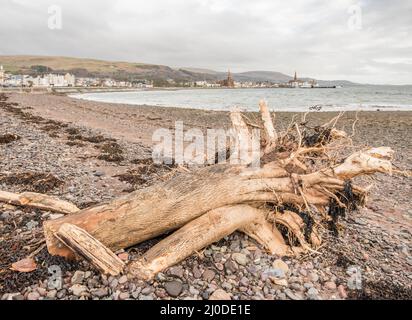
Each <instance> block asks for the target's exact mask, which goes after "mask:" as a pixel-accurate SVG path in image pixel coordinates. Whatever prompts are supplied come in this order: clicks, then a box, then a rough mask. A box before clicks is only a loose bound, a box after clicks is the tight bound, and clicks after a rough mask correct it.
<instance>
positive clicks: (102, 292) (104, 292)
mask: <svg viewBox="0 0 412 320" xmlns="http://www.w3.org/2000/svg"><path fill="white" fill-rule="evenodd" d="M91 294H92V295H93V296H95V297H97V298H103V297H106V296H108V295H109V289H108V288H107V287H103V288H98V289H94V290H92V291H91Z"/></svg>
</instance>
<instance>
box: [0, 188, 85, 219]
mask: <svg viewBox="0 0 412 320" xmlns="http://www.w3.org/2000/svg"><path fill="white" fill-rule="evenodd" d="M0 201H1V202H5V203H8V204H13V205H16V206H24V207H31V208H37V209H42V210H47V211H54V212H59V213H64V214H69V213H75V212H77V211H79V208H77V207H76V206H75V205H74V204H72V203H70V202H67V201H64V200H60V199H57V198H56V197H51V196H48V195H44V194H40V193H33V192H24V193H22V194H17V193H11V192H6V191H0Z"/></svg>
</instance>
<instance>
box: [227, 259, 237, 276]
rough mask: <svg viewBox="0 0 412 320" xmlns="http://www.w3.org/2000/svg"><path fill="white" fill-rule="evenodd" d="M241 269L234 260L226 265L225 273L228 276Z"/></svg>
mask: <svg viewBox="0 0 412 320" xmlns="http://www.w3.org/2000/svg"><path fill="white" fill-rule="evenodd" d="M238 269H239V267H238V265H237V264H236V262H234V261H233V260H231V259H230V260H228V261H226V263H225V271H226V273H227V274H233V273H235V272H236V271H237V270H238Z"/></svg>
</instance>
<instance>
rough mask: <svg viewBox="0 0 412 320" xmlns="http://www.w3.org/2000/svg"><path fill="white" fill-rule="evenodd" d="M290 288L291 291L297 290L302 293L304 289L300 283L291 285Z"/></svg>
mask: <svg viewBox="0 0 412 320" xmlns="http://www.w3.org/2000/svg"><path fill="white" fill-rule="evenodd" d="M289 287H290V288H291V289H293V290H296V291H301V290H302V289H303V287H302V286H301V285H300V284H299V283H296V282H295V283H291V284H290V285H289Z"/></svg>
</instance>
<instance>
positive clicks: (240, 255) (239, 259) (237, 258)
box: [232, 253, 248, 266]
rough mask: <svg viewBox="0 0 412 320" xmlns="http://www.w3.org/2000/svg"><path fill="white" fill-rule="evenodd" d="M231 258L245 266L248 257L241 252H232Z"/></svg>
mask: <svg viewBox="0 0 412 320" xmlns="http://www.w3.org/2000/svg"><path fill="white" fill-rule="evenodd" d="M232 258H233V260H235V261H236V262H237V263H238V264H240V265H241V266H245V265H246V264H247V261H248V258H247V257H246V255H244V254H243V253H233V254H232Z"/></svg>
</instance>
